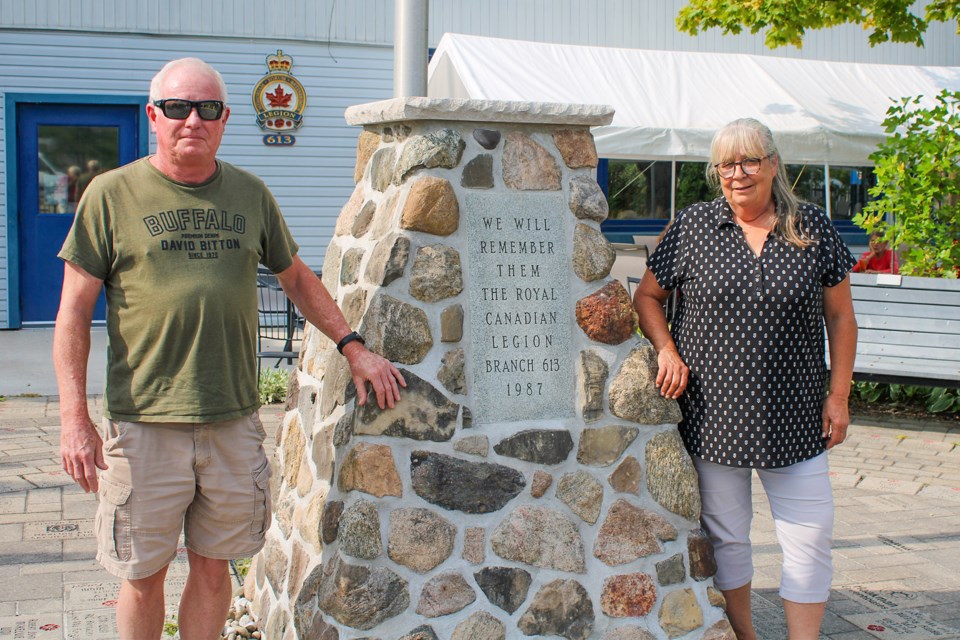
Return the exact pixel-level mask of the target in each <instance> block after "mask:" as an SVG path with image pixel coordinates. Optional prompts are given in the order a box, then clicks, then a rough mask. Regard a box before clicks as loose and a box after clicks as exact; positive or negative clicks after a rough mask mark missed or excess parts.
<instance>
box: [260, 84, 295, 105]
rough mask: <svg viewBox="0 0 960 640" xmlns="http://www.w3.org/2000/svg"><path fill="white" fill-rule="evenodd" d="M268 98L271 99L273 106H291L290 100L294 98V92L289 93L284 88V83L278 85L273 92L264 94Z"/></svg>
mask: <svg viewBox="0 0 960 640" xmlns="http://www.w3.org/2000/svg"><path fill="white" fill-rule="evenodd" d="M264 95H265V97H266V98H267V100H269V101H270V106H271V107H289V106H290V100H291V98H293V94H292V93H287V92H285V91H284V90H283V85H279V84H278V85H277V88H276V89H274V91H273V93H267V94H264Z"/></svg>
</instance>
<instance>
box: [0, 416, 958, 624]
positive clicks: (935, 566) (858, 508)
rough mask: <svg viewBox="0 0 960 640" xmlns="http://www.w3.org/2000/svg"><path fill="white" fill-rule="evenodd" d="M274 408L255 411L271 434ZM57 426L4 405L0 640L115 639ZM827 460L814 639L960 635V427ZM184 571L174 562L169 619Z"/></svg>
mask: <svg viewBox="0 0 960 640" xmlns="http://www.w3.org/2000/svg"><path fill="white" fill-rule="evenodd" d="M91 400H92V407H93V410H94V411H99V409H100V398H99V397H94V398H92V399H91ZM281 414H282V407H281V406H280V405H272V406H268V407H264V408H263V409H262V410H261V415H262V417H263V422H264V425H265V426H266V427H267V429H268V432H271V434H270V435H272V432H274V431H275V430H276V428H277V427H278V426H279V423H280V417H281ZM59 424H60V418H59V406H58V403H57V398H56V397H10V398H6V399H5V400H3V401H0V507H2V508H0V640H7V639H8V638H10V639H13V638H36V639H39V640H81V639H83V640H86V639H89V638H97V639H98V640H110V639H111V638H116V637H117V635H116V627H115V625H114V622H113V609H112V607H113V605H115V603H116V602H115V601H116V595H117V588H118V582H117V581H116V580H115V579H114V578H112V577H111V576H109V575H108V574H107V573H106V572H104V571H103V570H102V569H101V568H100V567H99V565H98V564H97V563H96V561H95V560H94V555H95V553H96V550H95V542H94V540H93V537H92V530H93V518H94V513H95V509H96V497H95V496H93V495H91V494H84V493H83V492H82V491H81V490H80V489H79V488H77V486H76V485H75V484H74V483H73V482H72V480H71V479H70V478H69V477H67V476H66V474H65V473H64V472H63V471H62V470H61V468H60V461H59V454H58V447H59V438H60V426H59ZM273 443H274V438H273V437H268V439H267V445H268V446H272V445H273ZM268 453H269V452H268ZM830 466H831V475H832V478H833V486H834V495H835V498H836V505H837V518H836V527H835V541H834V568H835V575H834V584H833V590H832V592H831V595H830V601H829V602H828V603H827V614H826V618H825V619H824V625H823V630H822V633H821V638H824V639H829V640H875V639H877V638H881V639H896V640H934V639H936V640H948V639H949V640H960V425H956V426H954V425H948V424H943V423H927V424H924V423H922V422H916V421H914V422H911V421H905V420H893V419H879V418H855V419H854V424H853V425H852V426H851V428H850V432H849V438H848V440H847V442H846V443H844V444H843V445H842V446H840V447H837V448H835V449H834V450H833V451H832V452H831V453H830ZM754 494H755V504H754V525H753V537H754V543H755V547H756V552H755V564H756V574H755V576H754V582H753V608H754V614H755V618H756V624H757V631H758V634H759V637H760V638H761V640H786V630H785V629H784V627H783V622H782V620H783V609H782V604H781V603H780V599H779V597H778V596H777V587H778V584H779V565H780V553H779V548H778V546H777V543H776V538H775V536H774V532H773V521H772V519H771V517H770V514H769V507H768V506H767V504H766V501H765V498H764V496H763V492H762V489H761V488H760V483H759V482H755V483H754ZM181 555H183V554H181ZM185 574H186V563H185V558H183V557H178V559H177V561H175V562H174V563H173V565H172V566H171V569H170V572H169V574H168V575H169V576H170V577H169V578H168V588H167V604H168V608H169V609H170V610H171V611H173V610H175V609H176V605H177V599H178V597H179V593H180V591H181V590H182V588H183V580H184V577H185Z"/></svg>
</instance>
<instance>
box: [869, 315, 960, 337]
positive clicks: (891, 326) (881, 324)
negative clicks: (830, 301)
mask: <svg viewBox="0 0 960 640" xmlns="http://www.w3.org/2000/svg"><path fill="white" fill-rule="evenodd" d="M857 326H858V327H860V329H861V330H863V329H876V330H888V331H908V332H914V333H933V334H940V335H943V334H946V335H955V334H960V320H938V319H936V318H903V317H897V316H881V315H870V314H866V313H858V314H857Z"/></svg>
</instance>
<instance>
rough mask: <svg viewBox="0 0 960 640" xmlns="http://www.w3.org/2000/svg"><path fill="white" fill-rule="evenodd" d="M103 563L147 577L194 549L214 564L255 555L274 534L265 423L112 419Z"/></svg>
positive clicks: (102, 510)
mask: <svg viewBox="0 0 960 640" xmlns="http://www.w3.org/2000/svg"><path fill="white" fill-rule="evenodd" d="M103 429H104V434H103V436H104V437H103V455H104V460H105V461H106V463H107V465H108V469H107V470H106V471H104V472H103V473H102V474H101V476H100V491H99V493H100V504H99V506H98V508H97V517H96V521H95V525H94V530H95V532H96V536H97V560H98V561H99V562H100V564H102V565H103V567H104V568H105V569H106V570H107V571H108V572H110V573H111V574H113V575H115V576H117V577H119V578H124V579H127V580H138V579H140V578H146V577H149V576H151V575H153V574H154V573H156V572H157V571H159V570H160V569H162V568H163V567H165V566H166V565H167V564H169V563H170V562H171V561H172V560H173V559H174V557H175V556H176V554H177V543H178V541H179V538H180V532H181V530H182V531H183V533H184V540H185V541H186V546H187V548H188V549H190V550H191V551H193V552H194V553H197V554H199V555H201V556H204V557H206V558H213V559H217V560H230V559H234V558H244V557H248V556H252V555H253V554H255V553H256V552H257V551H259V550H260V549H261V548H262V547H263V542H264V535H265V534H266V530H267V528H268V527H269V526H270V488H269V483H270V466H269V464H268V463H267V457H266V454H265V452H264V450H263V441H264V438H266V433H265V432H264V430H263V425H262V424H261V422H260V417H259V415H258V414H257V413H256V412H254V413H253V414H252V415H250V416H246V417H243V418H237V419H235V420H227V421H224V422H214V423H206V424H183V423H166V424H161V423H135V422H115V421H113V420H105V421H104V427H103Z"/></svg>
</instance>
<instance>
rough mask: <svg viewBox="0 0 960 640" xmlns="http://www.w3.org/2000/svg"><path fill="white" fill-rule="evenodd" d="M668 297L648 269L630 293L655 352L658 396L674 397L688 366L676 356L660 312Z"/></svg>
mask: <svg viewBox="0 0 960 640" xmlns="http://www.w3.org/2000/svg"><path fill="white" fill-rule="evenodd" d="M669 297H670V292H669V291H667V290H666V289H664V288H662V287H661V286H660V285H659V284H658V283H657V279H656V277H655V276H654V275H653V272H652V271H650V270H649V269H648V270H647V272H646V273H644V274H643V278H641V279H640V285H639V286H638V287H637V290H636V292H635V293H634V294H633V307H634V308H635V309H636V310H637V319H638V321H639V323H640V330H641V331H643V335H644V336H646V338H647V340H649V341H650V344H652V345H653V348H654V349H656V351H657V365H658V371H657V388H658V389H660V395H661V396H663V397H664V398H670V399H672V400H676V399H677V398H679V397H680V395H681V394H682V393H683V390H684V389H686V388H687V378H688V377H689V375H690V369H688V368H687V365H686V364H684V362H683V360H682V359H681V358H680V353H679V352H678V351H677V345H676V344H675V343H674V342H673V338H671V337H670V328H669V327H668V326H667V316H666V315H665V314H664V312H663V305H664V304H665V303H666V301H667V298H669Z"/></svg>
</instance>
